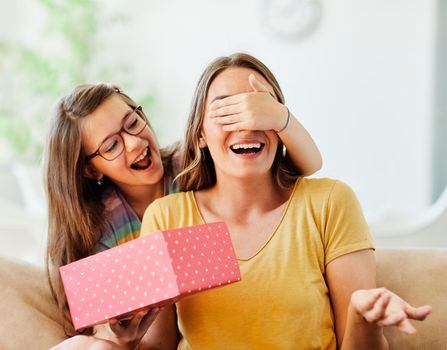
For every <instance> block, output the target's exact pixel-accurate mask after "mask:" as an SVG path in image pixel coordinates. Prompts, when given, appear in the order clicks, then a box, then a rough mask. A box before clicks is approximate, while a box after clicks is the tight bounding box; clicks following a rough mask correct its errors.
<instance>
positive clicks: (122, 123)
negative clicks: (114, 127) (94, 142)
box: [96, 109, 134, 149]
mask: <svg viewBox="0 0 447 350" xmlns="http://www.w3.org/2000/svg"><path fill="white" fill-rule="evenodd" d="M133 111H134V110H133V109H131V110H128V111H127V112H126V114H124V116H123V117H122V118H121V128H120V129H119V130H118V131H115V132H112V133H110V134H109V135H107V136H106V137H104V139H103V140H102V141H101V142H100V143H99V146H98V147H96V148H97V149H98V148H99V147H101V145H102V144H103V143H104V141H105V140H107V139H108V138H109V137H110V136H113V135H115V134H118V133H119V132H120V131H121V129H122V128H123V125H124V120H125V119H126V118H127V117H128V116H129V115H131V114H132V112H133Z"/></svg>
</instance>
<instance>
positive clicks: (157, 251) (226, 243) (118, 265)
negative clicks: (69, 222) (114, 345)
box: [59, 222, 241, 329]
mask: <svg viewBox="0 0 447 350" xmlns="http://www.w3.org/2000/svg"><path fill="white" fill-rule="evenodd" d="M59 270H60V274H61V277H62V281H63V284H64V289H65V294H66V296H67V301H68V305H69V308H70V313H71V316H72V320H73V324H74V327H75V329H81V328H84V327H88V326H92V325H94V324H98V323H101V322H104V321H106V320H108V319H109V318H112V317H116V316H119V315H122V314H125V313H128V312H129V311H133V310H137V309H139V308H141V307H145V306H148V305H152V304H158V303H161V302H163V301H166V300H169V299H173V298H177V297H179V296H183V295H189V294H192V293H196V292H200V291H203V290H208V289H210V288H214V287H219V286H223V285H226V284H228V283H233V282H236V281H239V280H240V278H241V276H240V270H239V264H238V262H237V259H236V255H235V253H234V249H233V245H232V242H231V238H230V235H229V233H228V228H227V226H226V225H225V224H224V223H222V222H216V223H211V224H205V225H197V226H191V227H185V228H181V229H175V230H167V231H162V232H155V233H154V234H152V235H149V236H145V237H140V238H138V239H135V240H133V241H131V242H127V243H124V244H122V245H120V246H118V247H114V248H112V249H109V250H107V251H105V252H101V253H98V254H95V255H92V256H89V257H87V258H85V259H81V260H78V261H76V262H74V263H71V264H68V265H65V266H62V267H60V269H59Z"/></svg>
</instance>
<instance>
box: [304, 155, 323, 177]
mask: <svg viewBox="0 0 447 350" xmlns="http://www.w3.org/2000/svg"><path fill="white" fill-rule="evenodd" d="M322 167H323V159H322V158H321V156H320V157H318V159H315V161H314V162H313V163H312V165H311V166H309V167H308V168H306V169H302V170H301V175H302V176H309V175H312V174H315V173H316V172H317V171H319V170H320V169H321V168H322Z"/></svg>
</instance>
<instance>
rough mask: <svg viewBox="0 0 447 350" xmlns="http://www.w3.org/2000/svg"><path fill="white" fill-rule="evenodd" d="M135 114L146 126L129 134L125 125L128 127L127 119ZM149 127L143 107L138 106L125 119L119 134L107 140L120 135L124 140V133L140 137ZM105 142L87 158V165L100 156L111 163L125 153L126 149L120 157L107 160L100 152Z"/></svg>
mask: <svg viewBox="0 0 447 350" xmlns="http://www.w3.org/2000/svg"><path fill="white" fill-rule="evenodd" d="M134 113H137V114H138V116H139V117H140V118H141V119H143V121H144V126H143V127H142V128H141V130H140V131H138V132H137V133H132V132H129V131H128V130H126V129H125V128H124V125H126V121H127V119H128V118H130V117H131V116H132V115H133V114H134ZM147 125H148V122H147V118H146V117H145V115H144V112H143V107H141V106H136V107H135V108H134V109H133V110H132V112H131V113H129V115H128V116H127V117H125V118H124V120H123V126H122V127H121V129H120V130H119V131H118V132H117V133H115V134H113V135H110V136H109V137H108V138H107V139H109V138H110V137H113V136H115V135H118V136H119V137H121V139H122V138H123V137H122V136H121V133H122V132H125V133H126V134H129V135H132V136H137V135H139V134H141V133H142V132H143V130H144V128H145V127H146V126H147ZM104 142H106V140H105V141H104ZM104 142H103V143H101V144H100V145H99V147H98V149H97V150H96V151H95V152H93V153H92V154H89V155H88V156H85V162H86V163H87V162H88V161H89V160H91V159H93V158H95V157H96V156H100V157H101V158H103V159H105V160H107V161H109V162H111V161H112V160H115V159H116V158H118V157H119V156H120V155H121V154H122V153H123V151H124V148H123V149H122V151H121V152H120V153H119V154H118V155H116V156H115V157H113V158H112V159H107V158H106V157H104V156H103V155H102V154H101V152H99V150H100V149H101V147H102V145H103V144H104ZM123 142H124V140H123Z"/></svg>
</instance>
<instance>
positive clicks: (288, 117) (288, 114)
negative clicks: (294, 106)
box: [275, 105, 290, 134]
mask: <svg viewBox="0 0 447 350" xmlns="http://www.w3.org/2000/svg"><path fill="white" fill-rule="evenodd" d="M283 106H284V107H285V108H286V112H287V116H286V120H285V122H284V124H283V125H282V126H281V127H280V128H279V129H276V130H275V132H276V133H277V134H279V133H280V132H283V131H284V130H286V129H287V127H288V126H289V122H290V111H289V109H288V108H287V106H286V105H283Z"/></svg>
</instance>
